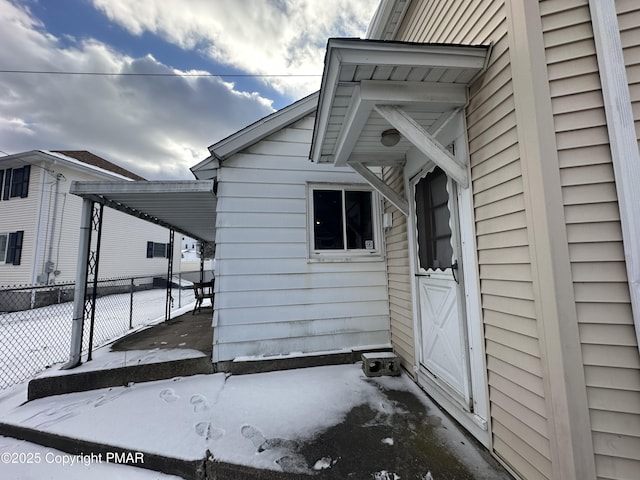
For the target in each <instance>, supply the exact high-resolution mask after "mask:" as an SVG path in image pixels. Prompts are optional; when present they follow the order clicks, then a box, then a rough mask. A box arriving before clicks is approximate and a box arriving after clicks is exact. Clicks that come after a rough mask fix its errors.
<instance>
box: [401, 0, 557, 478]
mask: <svg viewBox="0 0 640 480" xmlns="http://www.w3.org/2000/svg"><path fill="white" fill-rule="evenodd" d="M398 40H407V41H417V42H425V41H426V42H446V43H464V44H489V43H491V44H493V49H492V53H491V58H490V61H489V65H488V68H487V70H486V72H485V73H484V74H483V75H482V76H481V77H480V78H478V79H477V80H476V81H475V82H474V83H473V84H472V85H471V88H470V102H469V106H468V108H467V128H468V141H469V154H470V162H471V180H472V187H471V188H472V193H473V201H474V216H475V229H476V242H477V247H478V252H477V255H478V264H479V277H480V288H481V301H482V314H483V322H484V332H485V349H486V352H485V353H486V358H487V369H488V381H489V401H490V414H491V429H492V447H493V451H494V452H495V454H496V455H498V456H499V457H500V458H501V459H502V460H503V461H504V462H505V463H506V464H508V465H509V466H510V467H511V468H512V469H513V470H514V471H515V472H517V473H518V474H520V475H521V476H522V477H523V478H527V479H544V478H551V476H552V469H551V456H552V455H551V452H550V442H549V431H548V420H547V416H548V415H547V411H546V402H545V392H544V383H543V368H542V361H541V353H540V347H539V340H538V326H537V321H536V313H535V299H534V289H533V282H532V272H531V255H530V252H529V243H528V231H527V214H526V210H525V199H524V189H523V188H524V187H523V180H522V169H521V165H520V158H519V147H518V138H517V132H516V116H515V103H514V98H513V87H512V81H511V77H512V73H511V61H510V57H509V48H508V38H507V24H506V12H505V6H504V4H503V2H502V1H497V0H483V1H478V2H465V1H462V0H460V1H453V2H451V1H444V0H443V1H425V2H412V5H411V7H410V11H409V13H408V14H407V16H406V19H405V22H404V23H403V25H402V26H401V28H400V31H399V35H398Z"/></svg>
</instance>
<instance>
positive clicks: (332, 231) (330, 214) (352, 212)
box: [309, 185, 380, 258]
mask: <svg viewBox="0 0 640 480" xmlns="http://www.w3.org/2000/svg"><path fill="white" fill-rule="evenodd" d="M374 198H375V195H374V193H373V192H372V191H371V190H369V189H367V188H364V187H360V186H353V185H310V186H309V212H310V215H309V217H310V223H309V242H310V245H309V250H310V257H312V258H313V257H320V256H328V257H330V256H333V257H341V256H345V255H347V254H348V255H349V256H370V255H379V254H380V248H379V245H378V244H379V240H378V239H379V237H380V235H378V232H377V228H378V224H377V221H376V212H377V209H376V206H375V203H374Z"/></svg>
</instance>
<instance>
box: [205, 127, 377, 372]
mask: <svg viewBox="0 0 640 480" xmlns="http://www.w3.org/2000/svg"><path fill="white" fill-rule="evenodd" d="M313 122H314V119H313V117H307V118H304V119H302V120H300V121H298V122H296V123H294V124H292V125H291V126H289V127H287V128H284V129H283V130H281V131H279V132H277V133H275V134H273V135H271V136H269V137H267V138H266V139H264V140H262V141H260V142H258V143H257V144H255V145H253V146H252V147H250V148H248V149H246V150H244V151H242V152H240V153H238V154H236V155H234V156H232V157H231V158H229V159H228V160H225V161H223V163H222V167H221V169H220V170H219V173H218V182H219V184H218V191H217V196H218V207H217V208H218V210H217V222H216V272H215V275H216V287H215V288H216V297H215V313H214V327H215V328H214V336H215V338H214V352H213V359H214V361H215V362H219V361H228V360H232V359H234V358H236V357H240V356H256V355H275V354H287V353H291V352H314V351H324V350H335V349H339V348H348V347H358V346H367V345H380V344H386V345H388V344H389V306H388V300H387V286H386V285H387V283H386V268H385V263H384V260H382V259H379V260H377V261H363V262H359V261H354V262H322V263H310V262H309V261H308V260H307V198H306V197H307V186H306V182H314V183H315V182H337V183H345V182H358V183H361V181H360V180H359V177H357V176H356V175H355V173H353V172H351V171H349V170H348V169H338V168H336V167H334V166H333V165H319V164H314V163H311V162H310V161H309V159H308V155H309V147H310V142H311V134H312V129H313Z"/></svg>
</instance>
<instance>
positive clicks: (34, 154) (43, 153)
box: [0, 150, 134, 182]
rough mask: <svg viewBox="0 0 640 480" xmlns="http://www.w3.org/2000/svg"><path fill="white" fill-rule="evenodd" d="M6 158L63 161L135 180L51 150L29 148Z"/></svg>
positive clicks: (71, 166) (78, 166) (77, 167)
mask: <svg viewBox="0 0 640 480" xmlns="http://www.w3.org/2000/svg"><path fill="white" fill-rule="evenodd" d="M26 159H33V161H32V162H27V161H26ZM5 160H9V161H11V160H18V161H21V162H23V163H25V164H29V165H31V164H32V163H33V162H35V161H43V162H48V163H50V164H56V163H62V164H63V165H65V166H67V167H70V168H74V169H76V170H80V171H87V172H91V173H93V174H98V175H100V176H106V177H109V178H114V179H117V180H127V181H130V182H131V181H134V180H133V179H132V178H129V177H126V176H124V175H121V174H119V173H115V172H112V171H109V170H106V169H104V168H100V167H96V166H95V165H91V164H89V163H85V162H83V161H81V160H78V159H76V158H72V157H68V156H66V155H63V154H60V153H56V152H52V151H49V150H27V151H25V152H20V153H14V154H11V155H5V156H4V157H0V161H5Z"/></svg>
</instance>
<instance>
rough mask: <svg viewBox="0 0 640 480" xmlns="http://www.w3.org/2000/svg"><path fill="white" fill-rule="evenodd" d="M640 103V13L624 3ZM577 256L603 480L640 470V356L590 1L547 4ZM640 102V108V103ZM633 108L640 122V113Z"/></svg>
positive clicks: (628, 53) (549, 53)
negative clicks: (632, 26)
mask: <svg viewBox="0 0 640 480" xmlns="http://www.w3.org/2000/svg"><path fill="white" fill-rule="evenodd" d="M617 7H618V9H619V15H620V23H621V26H624V25H625V23H627V22H629V21H630V20H632V18H631V17H634V18H633V20H632V21H633V22H634V23H633V24H634V25H635V29H633V30H629V29H627V30H626V31H623V32H621V33H622V38H623V44H624V45H625V46H626V47H627V49H626V50H625V59H626V60H627V68H628V73H629V77H630V79H631V82H632V84H631V85H630V91H631V93H632V97H633V94H634V89H635V93H636V95H635V101H636V102H638V101H639V100H640V94H638V88H637V87H638V85H639V84H638V82H640V72H639V71H638V65H639V64H640V55H638V52H640V39H639V38H638V37H639V36H640V28H638V25H639V24H640V6H638V4H637V2H617ZM540 11H541V15H542V22H543V31H544V41H545V49H546V57H547V64H548V72H549V81H550V88H551V94H552V108H553V115H554V125H555V130H556V139H557V145H558V158H559V162H560V175H561V181H562V190H563V199H564V205H565V207H564V208H565V218H566V224H567V234H568V238H569V244H570V245H569V253H570V257H571V268H572V276H573V284H574V292H575V299H576V309H577V313H578V322H579V327H580V340H581V343H582V354H583V361H584V368H585V378H586V384H587V398H588V402H589V409H590V418H591V428H592V432H593V445H594V451H595V455H596V457H595V459H596V469H597V474H598V477H599V478H602V479H623V478H634V477H637V475H638V472H640V357H639V355H638V348H637V344H636V337H635V332H634V325H633V317H632V315H631V306H630V298H629V288H628V284H627V276H626V270H625V263H624V254H623V245H622V234H621V227H620V221H619V220H620V217H619V210H618V203H617V197H616V187H615V182H614V176H613V167H612V164H611V153H610V150H609V145H608V134H607V126H606V120H605V112H604V107H603V98H602V93H601V85H600V77H599V74H598V63H597V59H596V53H595V52H596V51H595V45H594V40H593V31H592V26H591V21H590V13H589V5H588V0H572V1H565V2H550V1H548V2H542V3H541V4H540ZM636 105H638V104H636ZM639 112H640V111H639V110H638V108H635V114H636V122H637V121H638V118H639V116H640V114H639Z"/></svg>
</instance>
